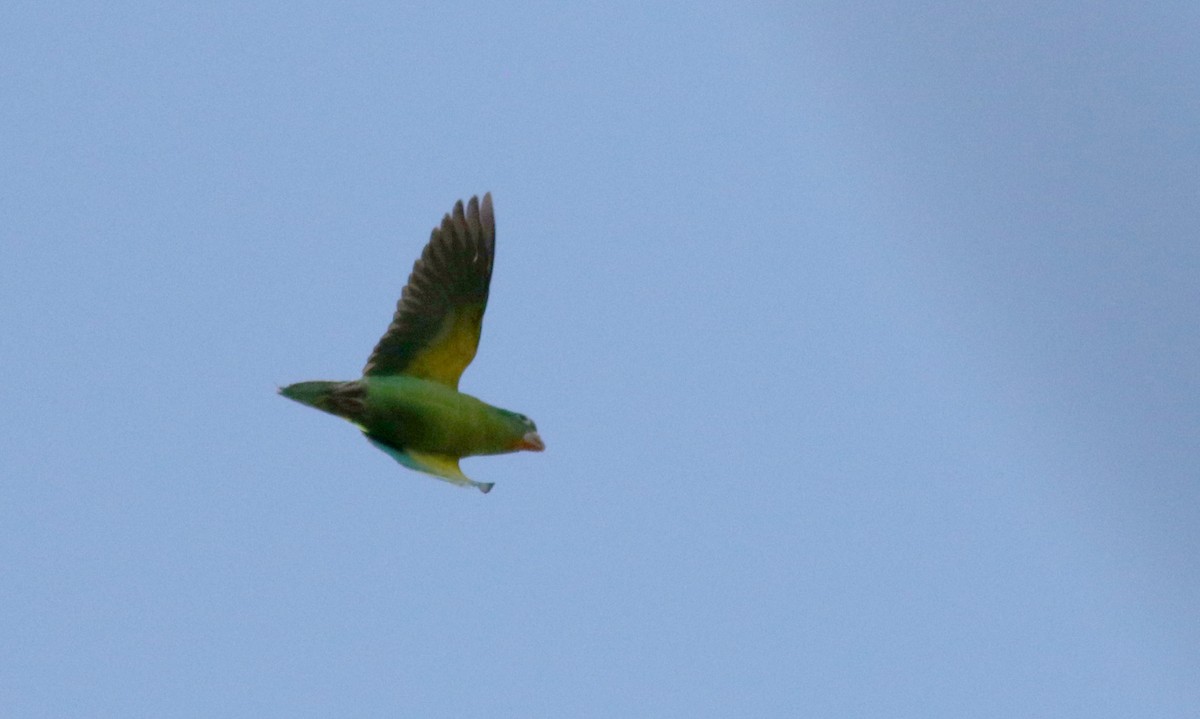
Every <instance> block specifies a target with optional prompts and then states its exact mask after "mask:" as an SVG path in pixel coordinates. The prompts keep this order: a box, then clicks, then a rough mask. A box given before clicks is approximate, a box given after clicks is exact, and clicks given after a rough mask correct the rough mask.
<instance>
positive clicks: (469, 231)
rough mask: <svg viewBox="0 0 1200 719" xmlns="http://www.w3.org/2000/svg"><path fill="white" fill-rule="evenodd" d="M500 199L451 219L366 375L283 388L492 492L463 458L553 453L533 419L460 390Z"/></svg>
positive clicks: (420, 463) (437, 470) (441, 472)
mask: <svg viewBox="0 0 1200 719" xmlns="http://www.w3.org/2000/svg"><path fill="white" fill-rule="evenodd" d="M495 235H496V230H495V219H494V215H493V212H492V201H491V195H490V194H487V195H484V198H483V204H482V207H481V206H480V204H479V201H478V199H477V198H474V197H473V198H471V202H470V204H469V205H468V209H467V211H466V212H464V210H463V204H462V202H459V203H457V204H456V205H455V207H454V212H453V214H452V215H446V217H445V218H444V219H443V220H442V224H441V227H440V228H436V229H434V231H433V234H432V236H431V237H430V240H429V244H428V245H427V246H426V247H425V251H424V252H423V253H422V254H421V259H419V260H417V263H416V265H414V267H413V271H412V275H411V276H410V277H409V280H408V285H407V286H405V288H404V292H403V293H402V295H401V297H400V302H399V303H398V305H397V308H396V313H395V315H394V317H393V319H392V324H391V326H390V327H389V328H388V331H387V332H386V333H385V334H384V336H383V338H381V339H380V341H379V344H378V345H377V346H376V347H375V351H374V352H372V353H371V357H370V358H369V359H368V361H367V366H366V367H365V368H364V372H363V377H362V378H361V379H357V380H351V381H347V382H332V381H312V382H299V383H296V384H293V385H289V386H287V387H283V388H281V389H280V390H279V392H280V394H282V395H283V396H285V397H287V398H289V399H292V400H295V401H297V402H299V403H301V404H306V405H309V406H310V407H315V408H316V409H319V410H322V411H324V412H328V413H330V414H333V415H335V416H338V417H342V418H344V419H346V420H349V421H350V422H353V423H354V424H355V425H357V426H358V427H359V428H360V429H361V430H362V431H363V434H365V435H366V436H367V439H369V440H370V441H371V443H372V444H374V445H375V446H376V447H378V448H380V449H381V450H383V451H385V452H387V453H388V454H390V455H391V456H392V457H393V458H395V459H396V460H397V461H398V462H400V463H401V464H404V465H405V466H407V467H410V468H412V469H416V470H418V471H422V472H426V473H428V474H432V475H434V476H436V477H439V478H441V479H445V480H447V481H449V482H453V483H455V484H459V485H465V486H474V487H476V488H478V489H480V490H482V491H484V492H487V491H488V490H490V489H491V488H492V485H491V484H490V483H481V482H475V481H473V480H471V479H469V478H467V477H466V475H464V474H463V473H462V471H461V470H460V469H459V467H458V460H459V459H461V458H462V457H468V456H472V455H482V454H503V453H506V452H517V451H520V450H530V451H541V450H542V449H543V448H544V445H543V444H542V440H541V437H540V436H539V435H538V433H537V427H536V426H535V425H534V423H533V421H532V420H530V419H529V418H528V417H526V416H525V415H522V414H518V413H516V412H510V411H508V410H505V409H500V408H499V407H493V406H491V405H489V404H487V403H485V402H482V401H480V400H478V399H476V398H474V397H472V396H470V395H468V394H463V393H461V392H459V391H458V379H459V376H460V375H461V374H462V371H463V369H465V368H466V366H467V365H468V364H470V362H471V359H472V358H473V357H474V356H475V350H476V348H477V346H478V343H479V332H480V328H481V326H482V321H483V313H484V310H485V309H486V307H487V299H488V290H489V285H490V282H491V273H492V262H493V253H494V249H495Z"/></svg>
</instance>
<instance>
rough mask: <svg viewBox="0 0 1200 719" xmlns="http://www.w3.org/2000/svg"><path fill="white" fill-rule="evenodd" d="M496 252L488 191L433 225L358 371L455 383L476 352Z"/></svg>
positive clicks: (459, 204) (456, 385)
mask: <svg viewBox="0 0 1200 719" xmlns="http://www.w3.org/2000/svg"><path fill="white" fill-rule="evenodd" d="M495 250H496V220H495V216H494V215H493V213H492V195H491V193H490V192H489V193H487V194H485V195H484V196H483V202H482V204H481V203H480V202H479V198H477V197H472V198H471V201H470V202H469V203H468V204H467V209H466V212H463V203H462V201H461V200H459V201H458V202H457V203H455V205H454V212H453V214H450V215H446V216H445V217H443V218H442V224H441V226H440V227H435V228H434V230H433V234H431V235H430V237H429V244H427V245H425V250H424V251H423V252H422V253H421V258H420V259H418V260H417V262H416V264H414V265H413V270H412V274H411V275H409V278H408V284H407V285H406V286H405V287H404V292H402V293H401V295H400V301H399V302H398V303H397V304H396V314H395V315H394V316H393V317H392V324H391V325H390V326H389V327H388V329H387V332H385V333H384V334H383V337H381V338H380V340H379V344H377V345H375V350H374V351H373V352H371V356H370V358H369V359H367V366H366V367H364V368H363V374H364V375H397V374H406V375H410V376H413V377H420V378H422V379H428V380H433V381H435V382H441V383H442V384H444V385H447V386H449V387H450V388H452V389H458V378H459V377H460V376H462V373H463V370H464V369H466V368H467V365H469V364H471V360H472V359H474V358H475V349H476V348H477V347H478V346H479V330H480V328H481V327H482V326H483V311H484V310H485V309H486V308H487V300H488V287H489V286H490V285H491V281H492V260H493V257H494V256H495Z"/></svg>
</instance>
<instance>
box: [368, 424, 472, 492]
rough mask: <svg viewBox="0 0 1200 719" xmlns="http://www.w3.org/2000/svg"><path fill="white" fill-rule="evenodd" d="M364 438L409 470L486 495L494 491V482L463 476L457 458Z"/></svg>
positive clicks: (369, 437)
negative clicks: (397, 447) (472, 488)
mask: <svg viewBox="0 0 1200 719" xmlns="http://www.w3.org/2000/svg"><path fill="white" fill-rule="evenodd" d="M364 436H365V437H366V438H367V440H368V441H369V442H370V443H371V444H373V445H375V446H376V447H377V448H379V449H380V450H382V451H384V452H386V453H387V454H388V455H390V456H391V457H392V459H394V460H396V461H397V462H399V463H400V464H403V465H404V466H405V467H408V468H409V469H415V470H417V471H418V472H424V473H425V474H431V475H433V476H434V477H437V478H438V479H441V480H445V481H447V482H449V483H451V484H457V485H458V486H460V487H474V488H476V489H478V490H479V491H480V492H483V493H484V494H487V493H488V492H490V491H492V486H493V485H494V483H493V482H476V481H475V480H473V479H471V478H470V477H468V476H467V475H465V474H463V473H462V470H461V469H459V468H458V458H457V457H451V456H449V455H445V454H430V453H428V452H415V451H413V450H411V449H396V448H395V447H393V446H392V445H390V444H385V443H383V442H380V441H379V440H377V439H375V438H374V437H372V436H371V435H369V434H368V435H364Z"/></svg>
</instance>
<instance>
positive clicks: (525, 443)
mask: <svg viewBox="0 0 1200 719" xmlns="http://www.w3.org/2000/svg"><path fill="white" fill-rule="evenodd" d="M506 414H507V415H508V416H509V422H511V424H512V428H513V434H515V435H516V436H517V437H518V439H517V441H516V442H515V443H514V444H513V449H514V450H520V449H524V450H528V451H530V452H541V451H542V450H544V449H546V443H545V442H543V441H542V437H541V435H539V434H538V431H537V425H536V424H534V423H533V420H532V419H529V418H528V417H526V416H525V415H523V414H521V413H520V412H506Z"/></svg>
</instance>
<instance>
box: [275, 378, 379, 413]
mask: <svg viewBox="0 0 1200 719" xmlns="http://www.w3.org/2000/svg"><path fill="white" fill-rule="evenodd" d="M279 394H281V395H283V396H284V397H287V398H288V399H291V400H295V401H297V402H299V403H300V404H306V405H308V406H309V407H316V408H317V409H319V410H321V411H322V412H328V413H329V414H332V415H336V416H338V417H344V418H345V419H348V420H350V421H351V422H354V421H357V420H358V419H359V418H360V417H362V413H363V407H364V404H365V402H366V397H367V388H366V386H365V385H364V384H363V383H362V382H359V381H357V380H355V381H353V382H328V381H325V380H320V381H316V382H297V383H296V384H290V385H288V386H287V387H280V388H279Z"/></svg>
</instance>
